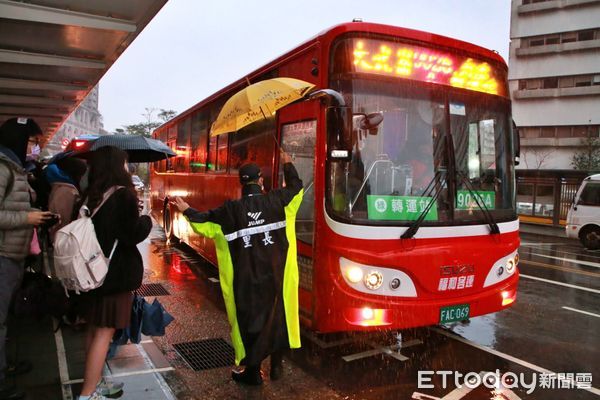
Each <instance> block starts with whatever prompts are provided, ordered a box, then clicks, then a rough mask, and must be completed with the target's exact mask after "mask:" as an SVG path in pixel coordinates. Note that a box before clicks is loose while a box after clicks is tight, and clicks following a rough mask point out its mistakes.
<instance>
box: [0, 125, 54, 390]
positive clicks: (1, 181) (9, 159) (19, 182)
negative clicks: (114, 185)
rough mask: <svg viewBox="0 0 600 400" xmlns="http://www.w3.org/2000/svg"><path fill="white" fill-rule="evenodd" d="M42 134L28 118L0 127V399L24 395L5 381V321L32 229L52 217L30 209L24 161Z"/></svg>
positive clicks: (17, 286)
mask: <svg viewBox="0 0 600 400" xmlns="http://www.w3.org/2000/svg"><path fill="white" fill-rule="evenodd" d="M41 134H42V131H41V129H40V127H39V126H38V124H37V123H35V121H33V120H32V119H31V118H11V119H9V120H7V121H6V122H5V123H4V124H2V126H0V399H8V398H10V399H19V398H22V397H23V396H24V395H25V393H23V392H21V391H18V390H17V389H15V388H14V386H12V385H10V384H8V383H7V382H6V375H7V373H11V372H13V373H14V372H15V371H19V368H15V367H14V366H12V367H11V366H9V367H8V368H7V364H6V319H7V317H8V309H9V306H10V302H11V300H12V298H13V296H14V294H15V291H16V290H17V288H19V287H20V285H21V281H22V279H23V274H24V272H25V266H24V260H25V257H27V256H28V255H29V253H30V245H31V238H32V236H33V228H34V227H35V226H39V225H41V224H43V223H44V222H45V221H47V220H49V219H50V218H51V216H52V213H50V212H42V211H38V210H36V209H34V208H32V206H31V203H32V201H33V191H32V189H31V187H30V186H29V183H28V182H27V171H26V170H25V160H26V156H27V148H28V145H29V143H30V140H31V139H34V138H35V137H36V136H39V135H41Z"/></svg>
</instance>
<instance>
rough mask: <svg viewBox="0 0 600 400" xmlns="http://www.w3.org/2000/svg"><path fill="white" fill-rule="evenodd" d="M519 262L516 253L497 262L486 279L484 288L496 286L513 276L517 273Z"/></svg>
mask: <svg viewBox="0 0 600 400" xmlns="http://www.w3.org/2000/svg"><path fill="white" fill-rule="evenodd" d="M518 260H519V257H518V255H517V252H516V251H514V252H512V253H510V254H508V255H506V256H504V257H502V258H500V259H498V260H496V261H495V262H494V264H493V265H492V267H491V268H490V270H489V272H488V274H487V277H486V278H485V282H484V283H483V287H484V288H485V287H488V286H492V285H495V284H496V283H499V282H502V281H503V280H505V279H508V278H510V277H511V276H513V275H514V274H515V273H516V271H517V261H518Z"/></svg>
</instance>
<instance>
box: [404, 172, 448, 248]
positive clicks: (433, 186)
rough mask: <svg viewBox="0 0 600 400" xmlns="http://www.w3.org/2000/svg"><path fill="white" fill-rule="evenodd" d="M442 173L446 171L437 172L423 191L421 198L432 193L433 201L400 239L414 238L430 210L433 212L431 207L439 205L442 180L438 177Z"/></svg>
mask: <svg viewBox="0 0 600 400" xmlns="http://www.w3.org/2000/svg"><path fill="white" fill-rule="evenodd" d="M442 172H446V171H435V174H434V175H433V178H432V179H431V181H430V182H429V183H428V184H427V187H426V188H425V190H424V191H423V196H421V197H429V195H430V194H431V192H433V197H432V198H431V201H430V202H429V203H427V206H426V207H425V209H423V211H421V214H419V217H418V218H417V219H416V220H415V221H414V222H413V223H412V224H411V225H410V226H409V227H408V229H407V230H406V231H405V232H404V233H403V234H402V236H400V239H411V238H412V237H414V236H415V234H416V233H417V231H418V230H419V228H420V227H421V224H422V223H423V221H424V220H425V217H427V214H428V213H429V210H431V207H433V205H434V204H436V203H437V199H438V197H440V193H442V179H438V175H441V174H442Z"/></svg>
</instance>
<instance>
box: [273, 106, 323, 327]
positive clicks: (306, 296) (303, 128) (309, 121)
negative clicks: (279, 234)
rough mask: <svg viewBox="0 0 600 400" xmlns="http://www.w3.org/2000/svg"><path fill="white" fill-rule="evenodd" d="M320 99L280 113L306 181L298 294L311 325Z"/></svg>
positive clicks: (284, 139)
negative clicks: (316, 156)
mask: <svg viewBox="0 0 600 400" xmlns="http://www.w3.org/2000/svg"><path fill="white" fill-rule="evenodd" d="M318 111H319V107H318V102H304V103H299V104H296V105H293V106H291V107H288V108H286V110H285V112H281V113H279V122H278V125H279V127H278V130H279V140H280V142H279V143H280V145H281V147H282V148H283V150H284V151H285V152H287V153H288V154H289V155H290V156H291V157H292V160H293V163H294V166H295V167H296V169H297V170H298V174H299V175H300V179H302V183H303V185H304V197H303V199H302V204H301V205H300V208H299V210H298V214H297V215H296V238H297V244H298V269H299V273H300V283H299V291H298V297H299V301H300V317H301V319H302V321H303V323H304V324H305V325H307V324H308V325H310V323H311V321H312V316H313V308H314V297H313V290H312V289H313V259H314V257H313V255H314V237H315V171H314V170H315V146H316V141H317V115H318V114H317V113H318ZM278 183H279V186H280V187H281V185H282V183H283V166H282V165H281V164H280V165H279V182H278Z"/></svg>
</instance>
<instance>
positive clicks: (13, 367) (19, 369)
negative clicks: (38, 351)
mask: <svg viewBox="0 0 600 400" xmlns="http://www.w3.org/2000/svg"><path fill="white" fill-rule="evenodd" d="M32 368H33V366H32V365H31V363H30V362H29V361H26V360H23V361H19V362H18V363H16V364H8V366H7V367H6V369H5V370H4V373H5V374H6V376H17V375H23V374H26V373H28V372H29V371H31V370H32Z"/></svg>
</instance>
